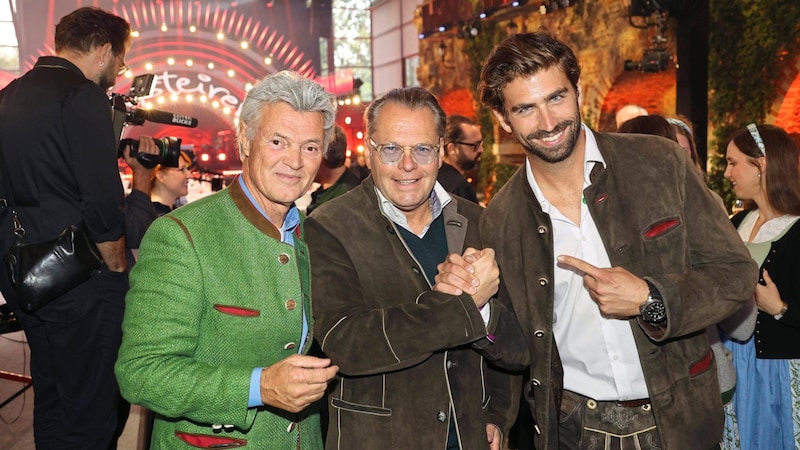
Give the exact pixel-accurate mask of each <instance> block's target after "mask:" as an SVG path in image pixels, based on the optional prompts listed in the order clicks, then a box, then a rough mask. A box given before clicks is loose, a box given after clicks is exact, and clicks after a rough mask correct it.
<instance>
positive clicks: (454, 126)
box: [437, 114, 483, 203]
mask: <svg viewBox="0 0 800 450" xmlns="http://www.w3.org/2000/svg"><path fill="white" fill-rule="evenodd" d="M446 130H447V131H446V132H445V147H444V158H443V162H442V167H441V168H440V169H439V175H438V177H437V181H438V182H439V183H440V184H441V185H442V187H443V188H444V189H445V190H446V191H447V192H450V193H451V194H456V195H458V196H459V197H463V198H465V199H467V200H469V201H471V202H473V203H478V196H477V195H476V194H475V189H474V188H473V187H472V185H471V184H470V182H469V181H468V180H467V178H466V177H467V175H466V173H467V172H474V171H475V170H476V169H477V167H478V165H479V164H480V161H481V155H482V154H483V137H482V136H481V128H480V127H479V126H478V125H477V124H476V123H475V121H474V120H472V119H470V118H468V117H464V116H460V115H458V114H455V115H452V116H449V117H448V118H447V128H446Z"/></svg>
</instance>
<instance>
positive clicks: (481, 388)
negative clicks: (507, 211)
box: [305, 177, 529, 450]
mask: <svg viewBox="0 0 800 450" xmlns="http://www.w3.org/2000/svg"><path fill="white" fill-rule="evenodd" d="M481 211H482V209H481V207H479V206H478V205H475V204H473V203H471V202H468V201H466V200H464V199H462V198H459V197H455V196H454V197H453V201H452V202H450V203H449V204H448V205H447V206H446V207H445V208H444V210H443V211H442V215H443V219H444V223H445V229H446V234H447V244H448V249H449V251H450V252H451V253H453V252H455V253H459V254H461V253H462V252H463V250H464V249H465V248H467V247H473V248H482V246H481V242H480V239H479V237H478V221H479V216H480V214H481ZM305 230H306V237H307V242H308V244H309V249H310V255H311V267H312V276H311V279H312V298H313V302H314V305H313V310H314V317H315V330H314V331H315V335H316V336H317V338H318V339H319V340H320V341H321V342H320V343H321V346H322V350H323V351H324V352H325V354H326V355H327V356H328V357H330V358H331V359H332V360H333V363H334V364H337V365H338V366H339V368H340V373H339V375H340V378H339V379H338V382H337V383H335V384H334V386H333V391H332V394H331V397H330V401H329V411H330V427H329V431H328V436H327V446H326V448H328V449H341V450H345V449H346V450H352V449H369V450H372V449H403V450H407V449H441V450H444V449H445V446H446V442H447V434H448V424H449V422H450V419H451V414H450V412H451V408H452V410H454V411H455V423H456V426H457V430H458V436H459V439H460V444H461V448H462V449H464V450H466V449H470V450H471V449H481V448H488V447H487V446H488V443H487V438H486V424H487V423H493V424H495V425H497V426H499V427H500V429H501V431H502V432H503V433H504V436H505V435H507V432H508V428H509V427H510V426H511V425H512V423H513V420H514V417H515V415H516V411H517V404H518V398H519V392H520V391H519V389H520V386H521V378H520V377H519V376H514V375H509V374H508V373H506V372H504V371H501V370H498V369H496V368H495V367H493V366H491V365H489V364H488V362H487V361H496V362H499V361H502V363H503V364H505V365H506V366H507V367H508V368H511V369H521V368H524V367H526V366H527V365H528V363H529V360H528V352H527V347H526V345H525V339H524V336H523V335H522V331H521V329H520V328H519V325H518V324H517V322H516V320H515V318H514V316H513V314H511V313H510V312H509V311H508V309H507V308H506V307H505V306H504V305H502V304H501V303H499V302H498V301H497V300H495V299H493V300H491V301H490V307H491V319H490V322H489V325H488V327H487V326H486V325H484V322H483V319H482V318H481V315H480V312H479V311H478V308H477V307H476V306H475V303H474V302H473V300H472V297H470V296H469V295H466V294H464V295H461V296H452V295H447V294H443V293H439V292H434V291H432V290H431V286H430V284H429V282H428V280H426V277H425V275H424V271H423V270H422V267H421V266H420V264H419V263H418V262H417V261H416V259H415V258H414V257H413V256H412V255H411V254H410V252H409V250H408V248H407V247H406V246H405V244H404V242H403V241H402V239H401V238H400V236H399V234H398V233H399V232H398V230H397V226H396V225H395V224H394V223H393V222H391V221H390V220H389V219H387V218H386V217H385V216H384V215H383V214H382V212H381V210H380V208H379V206H378V200H377V195H376V192H375V187H374V183H373V181H372V178H371V177H370V178H367V179H366V180H364V182H362V183H361V185H360V186H359V187H356V188H355V189H353V190H352V191H350V192H349V193H347V194H345V195H343V196H341V197H338V198H336V199H334V200H331V201H330V202H327V203H325V204H324V205H322V206H320V207H319V209H317V210H316V211H314V213H313V214H312V215H311V216H309V218H308V219H307V220H306V221H305ZM431 282H433V280H431ZM487 328H488V329H487ZM487 334H492V335H494V340H495V342H494V343H490V342H488V340H487V339H486V336H487Z"/></svg>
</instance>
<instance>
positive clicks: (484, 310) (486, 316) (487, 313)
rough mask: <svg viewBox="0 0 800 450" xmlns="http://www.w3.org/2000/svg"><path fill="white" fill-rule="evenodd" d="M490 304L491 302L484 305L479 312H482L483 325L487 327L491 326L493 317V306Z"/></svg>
mask: <svg viewBox="0 0 800 450" xmlns="http://www.w3.org/2000/svg"><path fill="white" fill-rule="evenodd" d="M490 302H491V300H490V301H489V302H487V303H486V304H485V305H483V307H482V308H481V309H480V310H479V311H480V312H481V317H483V324H484V325H485V326H487V327H488V326H489V318H490V317H491V315H492V306H491V305H490ZM487 307H488V308H487Z"/></svg>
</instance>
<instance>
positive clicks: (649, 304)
mask: <svg viewBox="0 0 800 450" xmlns="http://www.w3.org/2000/svg"><path fill="white" fill-rule="evenodd" d="M645 281H646V282H647V287H649V288H650V294H649V295H648V296H647V300H645V301H644V303H642V305H641V306H639V313H640V314H641V315H642V320H644V321H645V322H647V323H653V324H657V323H661V322H663V321H665V320H667V308H666V307H665V306H664V299H662V298H661V293H660V292H658V289H656V287H655V286H654V285H653V284H652V283H650V282H649V281H647V280H645Z"/></svg>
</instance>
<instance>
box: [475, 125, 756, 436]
mask: <svg viewBox="0 0 800 450" xmlns="http://www.w3.org/2000/svg"><path fill="white" fill-rule="evenodd" d="M595 136H596V138H597V144H598V147H599V148H600V152H601V153H602V155H603V158H604V159H605V162H606V165H607V167H605V168H604V167H603V166H602V165H601V164H596V165H595V167H594V169H593V171H592V173H591V183H592V184H591V186H590V187H588V188H587V189H586V190H585V191H584V195H585V198H586V203H587V204H588V205H589V210H590V212H591V215H592V218H593V219H594V221H595V223H596V224H597V228H598V230H599V231H600V235H601V236H602V239H603V243H604V244H605V248H606V251H607V252H608V256H609V258H610V260H611V265H612V266H621V267H624V268H626V269H627V270H629V271H631V272H632V273H633V274H635V275H637V276H639V277H643V278H646V279H647V280H649V281H651V282H652V283H653V284H654V285H655V286H656V287H657V288H658V290H659V291H660V292H661V294H662V295H663V297H664V303H665V305H666V309H667V323H666V326H664V327H661V328H655V327H652V326H649V325H647V324H645V323H644V322H641V321H640V320H639V319H637V318H631V319H630V325H631V329H632V330H633V334H634V338H635V340H636V345H637V347H638V350H639V359H640V361H641V363H642V368H643V370H644V375H645V379H646V381H647V388H648V392H649V394H650V398H651V400H652V407H653V412H654V414H655V420H656V424H657V426H658V429H659V434H660V436H661V440H662V444H663V448H664V449H676V450H686V449H708V448H711V447H712V446H714V445H716V444H717V442H718V441H719V439H720V436H721V434H722V424H723V413H722V404H721V399H720V395H719V387H718V382H717V376H716V368H715V364H714V363H713V359H712V356H711V353H710V352H711V351H710V349H709V346H708V340H707V338H706V334H705V332H704V329H705V328H706V327H707V326H709V325H711V324H714V323H717V322H719V321H720V320H722V319H724V318H725V317H727V316H729V315H730V314H732V313H733V312H735V311H736V310H738V309H739V308H740V307H741V306H742V305H743V304H744V302H745V301H746V300H748V299H750V298H752V295H753V290H754V287H755V284H754V283H755V282H756V280H757V278H758V270H757V267H756V266H755V263H753V261H752V259H751V258H750V256H749V254H748V253H747V250H746V249H745V247H744V245H743V244H742V240H741V239H739V236H738V235H737V234H736V232H735V230H734V228H733V227H732V226H731V224H730V222H729V221H728V218H727V217H726V216H725V214H724V212H723V211H722V210H721V209H720V207H719V205H718V204H717V203H716V202H715V200H714V199H713V197H712V195H711V194H710V191H709V190H708V189H707V188H706V186H705V185H704V183H703V181H702V180H701V179H700V177H699V176H698V173H697V169H696V168H694V167H693V166H692V165H691V161H689V159H688V158H686V157H685V154H682V151H681V149H680V148H679V147H678V146H677V145H673V144H670V143H668V142H667V141H666V140H664V139H661V138H657V137H653V136H639V135H636V136H633V135H618V134H602V133H600V134H595ZM551 230H552V225H551V222H550V218H549V216H548V215H547V214H545V213H543V212H542V210H541V207H540V204H539V201H538V200H537V199H536V197H535V195H534V193H533V191H532V190H531V188H530V184H529V183H528V181H527V178H526V176H525V169H524V168H523V169H520V170H518V171H517V172H516V173H515V174H514V175H513V177H512V178H511V179H510V180H509V181H508V183H507V184H506V185H505V186H504V187H503V189H501V190H500V191H499V192H498V193H497V195H496V197H495V198H494V199H492V201H491V202H490V203H489V206H488V207H487V209H486V211H485V212H484V214H483V216H482V219H481V236H482V237H483V240H484V244H485V245H486V246H489V247H493V248H494V249H495V251H496V252H497V261H498V264H499V265H500V274H501V277H502V279H503V283H504V285H505V286H506V287H507V288H508V295H509V296H510V300H511V302H512V304H513V307H514V310H515V311H516V314H517V317H518V319H519V322H520V324H521V326H522V327H523V329H524V332H525V334H526V336H527V340H528V346H529V348H530V351H531V361H532V368H531V380H529V381H528V383H526V384H527V386H526V387H525V388H524V389H525V392H526V393H528V402H529V404H530V406H531V409H532V411H533V416H534V420H535V422H536V428H537V430H538V434H536V435H535V445H536V448H537V449H541V450H545V449H556V448H558V417H559V416H558V408H559V404H560V396H561V386H562V376H563V372H562V369H561V362H560V359H559V356H558V349H557V348H556V345H555V340H554V337H553V327H552V325H553V296H554V293H553V287H552V286H553V283H552V282H553V259H554V257H555V256H557V255H553V236H552V232H551ZM642 300H644V299H642Z"/></svg>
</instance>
